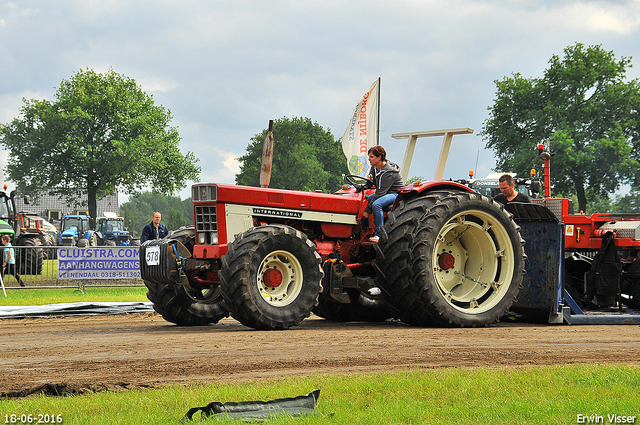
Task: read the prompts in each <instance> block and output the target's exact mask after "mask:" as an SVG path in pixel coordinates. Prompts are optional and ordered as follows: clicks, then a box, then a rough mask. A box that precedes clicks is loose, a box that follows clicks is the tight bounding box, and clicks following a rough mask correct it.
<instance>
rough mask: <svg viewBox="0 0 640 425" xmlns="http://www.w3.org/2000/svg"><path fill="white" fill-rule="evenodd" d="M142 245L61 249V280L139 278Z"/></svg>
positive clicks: (59, 264) (59, 263)
mask: <svg viewBox="0 0 640 425" xmlns="http://www.w3.org/2000/svg"><path fill="white" fill-rule="evenodd" d="M139 251H140V247H137V246H91V247H86V248H78V247H68V248H60V249H59V250H58V279H136V278H140V258H139V256H138V255H139Z"/></svg>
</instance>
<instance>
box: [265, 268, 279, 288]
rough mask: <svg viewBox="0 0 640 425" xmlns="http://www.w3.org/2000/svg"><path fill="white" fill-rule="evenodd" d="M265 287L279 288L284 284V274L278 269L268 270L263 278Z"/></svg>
mask: <svg viewBox="0 0 640 425" xmlns="http://www.w3.org/2000/svg"><path fill="white" fill-rule="evenodd" d="M262 280H263V281H264V286H266V287H268V288H277V287H278V286H280V285H281V284H282V272H281V271H280V270H278V269H268V270H267V271H265V272H264V275H263V276H262Z"/></svg>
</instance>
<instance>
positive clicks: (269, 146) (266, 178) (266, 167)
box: [260, 120, 273, 187]
mask: <svg viewBox="0 0 640 425" xmlns="http://www.w3.org/2000/svg"><path fill="white" fill-rule="evenodd" d="M272 162H273V120H269V130H267V135H266V136H265V138H264V143H263V145H262V168H261V169H260V187H269V182H270V181H271V164H272Z"/></svg>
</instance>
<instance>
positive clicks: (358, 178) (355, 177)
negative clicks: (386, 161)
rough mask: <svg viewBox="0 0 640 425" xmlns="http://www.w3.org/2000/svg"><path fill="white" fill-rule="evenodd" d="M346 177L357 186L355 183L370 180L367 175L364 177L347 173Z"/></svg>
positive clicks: (363, 182)
mask: <svg viewBox="0 0 640 425" xmlns="http://www.w3.org/2000/svg"><path fill="white" fill-rule="evenodd" d="M344 178H345V179H346V180H347V181H348V182H349V183H351V185H352V186H355V185H358V184H365V183H366V182H368V181H370V180H369V179H367V178H366V177H362V176H359V175H357V174H345V176H344Z"/></svg>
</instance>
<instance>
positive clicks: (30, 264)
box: [0, 184, 50, 275]
mask: <svg viewBox="0 0 640 425" xmlns="http://www.w3.org/2000/svg"><path fill="white" fill-rule="evenodd" d="M3 189H4V190H2V191H0V237H2V236H3V235H10V236H11V237H12V241H11V244H12V245H13V246H16V247H22V246H25V247H31V249H16V250H15V253H16V267H17V270H18V273H20V274H27V275H37V274H42V266H43V263H44V257H45V254H44V251H43V250H42V246H43V245H49V239H50V238H49V237H48V235H47V233H46V232H45V231H44V229H43V228H42V219H40V217H38V216H37V215H36V214H32V213H28V212H16V203H15V196H16V191H15V190H12V191H11V193H10V194H9V195H7V192H6V191H7V185H6V184H5V185H4V186H3ZM29 202H30V200H29V196H25V197H24V203H25V204H29Z"/></svg>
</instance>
